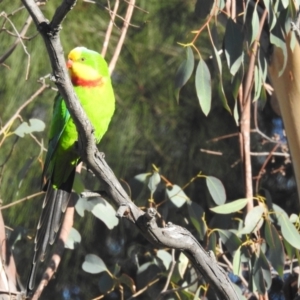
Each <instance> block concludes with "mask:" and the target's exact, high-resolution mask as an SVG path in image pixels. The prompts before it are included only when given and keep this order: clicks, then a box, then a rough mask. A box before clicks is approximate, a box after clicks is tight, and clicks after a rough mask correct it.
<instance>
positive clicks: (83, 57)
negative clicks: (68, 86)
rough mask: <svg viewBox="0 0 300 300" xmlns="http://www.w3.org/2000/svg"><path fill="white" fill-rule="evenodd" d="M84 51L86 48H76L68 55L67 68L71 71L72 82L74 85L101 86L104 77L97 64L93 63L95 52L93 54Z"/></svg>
mask: <svg viewBox="0 0 300 300" xmlns="http://www.w3.org/2000/svg"><path fill="white" fill-rule="evenodd" d="M84 49H86V48H84V47H77V48H74V49H73V50H71V52H70V53H69V55H68V61H67V68H68V69H69V72H70V76H71V79H72V82H73V84H74V85H84V86H96V85H101V81H102V76H101V75H100V73H99V70H98V69H97V68H96V67H97V64H95V63H93V55H92V54H93V52H92V54H91V53H89V52H87V51H84ZM86 50H87V49H86ZM95 53H96V52H95ZM97 54H98V53H97ZM98 55H99V54H98ZM79 82H80V83H79Z"/></svg>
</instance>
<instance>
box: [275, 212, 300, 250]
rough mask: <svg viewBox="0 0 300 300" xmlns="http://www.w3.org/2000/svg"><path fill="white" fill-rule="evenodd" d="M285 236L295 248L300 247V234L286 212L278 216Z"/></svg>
mask: <svg viewBox="0 0 300 300" xmlns="http://www.w3.org/2000/svg"><path fill="white" fill-rule="evenodd" d="M278 221H279V224H280V226H281V232H282V235H283V237H284V238H285V239H286V240H287V241H288V242H289V243H290V244H291V245H292V246H293V247H295V248H297V249H300V235H299V232H298V231H297V229H296V227H295V226H294V224H293V223H292V222H291V221H290V220H289V218H287V217H286V216H285V215H284V214H282V215H280V216H278Z"/></svg>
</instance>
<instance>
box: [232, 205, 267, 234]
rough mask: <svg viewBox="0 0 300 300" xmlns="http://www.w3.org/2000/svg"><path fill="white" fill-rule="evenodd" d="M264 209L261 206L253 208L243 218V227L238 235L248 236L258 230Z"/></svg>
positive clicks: (261, 222)
mask: <svg viewBox="0 0 300 300" xmlns="http://www.w3.org/2000/svg"><path fill="white" fill-rule="evenodd" d="M264 211H265V209H264V208H263V207H262V206H260V205H259V206H255V207H253V208H252V209H251V210H250V211H249V212H248V214H247V215H246V218H245V226H244V227H243V228H242V229H241V230H240V231H239V232H238V234H239V235H242V234H249V233H251V232H253V231H254V230H258V229H259V228H260V227H261V226H262V224H263V221H264V220H263V217H262V215H263V213H264Z"/></svg>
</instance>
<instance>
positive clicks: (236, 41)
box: [224, 18, 244, 75]
mask: <svg viewBox="0 0 300 300" xmlns="http://www.w3.org/2000/svg"><path fill="white" fill-rule="evenodd" d="M243 42H244V36H243V33H242V31H241V29H240V27H239V25H238V24H237V23H235V22H234V21H233V20H232V19H231V18H230V19H228V21H227V25H226V30H225V36H224V45H225V56H226V60H227V65H228V67H229V70H230V73H231V74H232V75H235V73H236V72H237V71H238V69H239V68H240V66H241V64H242V62H243V59H244V51H243Z"/></svg>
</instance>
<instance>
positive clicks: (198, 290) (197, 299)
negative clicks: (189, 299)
mask: <svg viewBox="0 0 300 300" xmlns="http://www.w3.org/2000/svg"><path fill="white" fill-rule="evenodd" d="M201 288H202V287H201V285H200V286H199V287H198V288H197V291H196V293H195V296H194V298H193V300H199V299H200V298H199V294H200V290H201Z"/></svg>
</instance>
